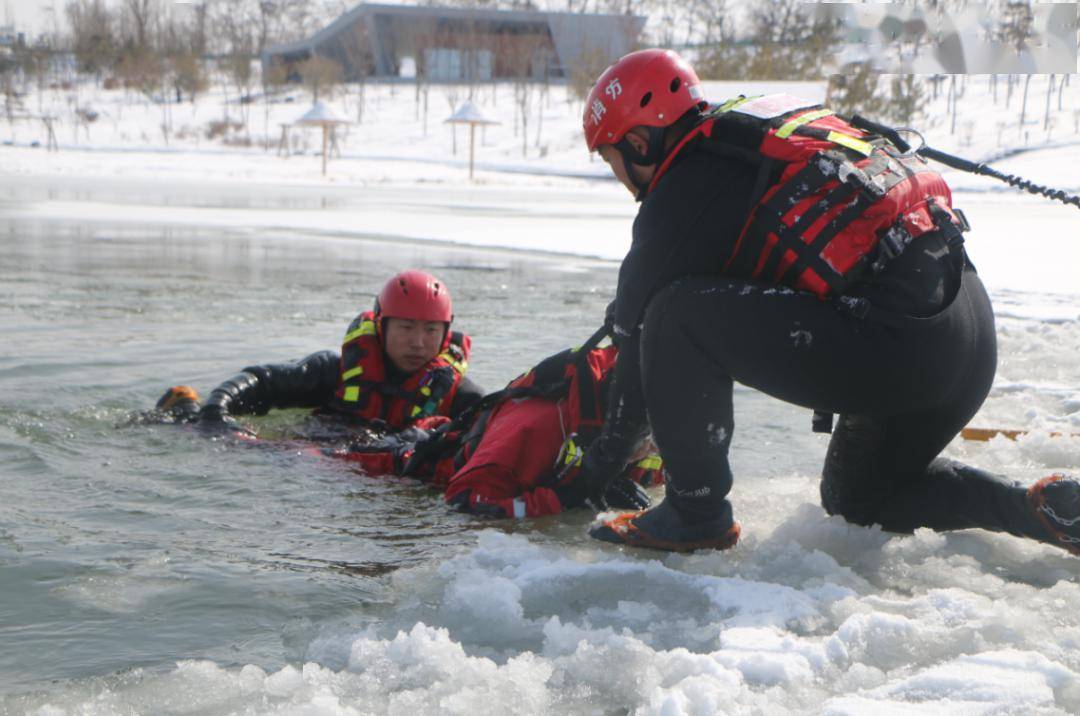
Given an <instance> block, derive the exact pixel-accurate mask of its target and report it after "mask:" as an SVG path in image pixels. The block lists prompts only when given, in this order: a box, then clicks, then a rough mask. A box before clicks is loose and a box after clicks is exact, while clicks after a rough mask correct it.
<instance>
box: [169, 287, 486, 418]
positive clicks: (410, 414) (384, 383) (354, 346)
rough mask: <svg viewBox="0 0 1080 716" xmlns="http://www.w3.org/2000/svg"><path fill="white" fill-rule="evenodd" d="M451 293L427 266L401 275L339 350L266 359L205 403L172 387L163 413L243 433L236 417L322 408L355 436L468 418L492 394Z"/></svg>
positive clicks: (189, 390) (185, 388) (184, 389)
mask: <svg viewBox="0 0 1080 716" xmlns="http://www.w3.org/2000/svg"><path fill="white" fill-rule="evenodd" d="M453 319H454V312H453V304H452V302H451V298H450V291H449V289H448V288H447V287H446V284H444V283H443V282H442V281H440V280H439V279H437V278H435V277H434V276H432V275H431V274H429V273H425V272H424V271H417V270H409V271H404V272H402V273H399V274H398V275H396V276H394V277H392V278H391V279H390V280H389V281H387V282H386V285H385V286H383V288H382V291H380V292H379V295H378V297H377V298H376V299H375V306H374V309H373V310H371V311H365V312H363V313H361V314H360V315H359V316H357V317H356V318H355V319H354V320H353V321H352V323H350V324H349V327H348V329H347V330H346V332H345V338H344V340H343V342H342V347H341V353H340V355H339V354H338V353H336V352H334V351H330V350H325V351H319V352H318V353H313V354H311V355H309V356H308V357H306V358H304V359H302V360H300V361H297V362H293V363H281V364H269V365H257V366H250V367H248V368H244V369H243V371H241V372H240V373H238V374H237V375H235V376H233V377H232V378H230V379H229V380H226V381H225V382H224V383H222V384H221V385H219V386H218V387H216V388H214V390H213V391H211V393H210V396H209V397H208V398H207V400H206V402H205V403H203V404H202V405H201V406H200V405H199V396H198V394H197V393H196V392H195V391H194V390H193V389H192V388H190V387H188V386H176V387H173V388H170V389H169V390H168V391H166V393H165V395H164V396H162V398H161V400H159V401H158V404H157V407H156V412H158V413H160V414H163V415H168V416H171V418H172V419H174V420H177V421H182V422H194V423H196V424H197V425H198V426H199V428H200V429H202V430H204V431H205V432H211V433H214V432H230V431H231V432H241V433H242V432H244V431H243V429H240V428H239V427H238V426H237V425H236V422H235V420H234V417H233V416H236V415H247V414H253V415H263V414H265V413H267V412H268V411H269V410H271V409H273V408H314V409H315V415H316V416H318V418H319V422H320V423H323V424H326V425H330V426H333V425H339V426H341V427H342V428H344V429H345V432H346V434H348V431H349V430H350V429H351V430H353V431H354V432H355V429H356V427H358V426H376V427H378V428H379V429H380V430H383V429H387V428H389V429H403V428H406V427H408V426H410V425H413V424H414V423H416V422H417V421H422V420H423V419H425V418H430V417H433V416H442V417H444V418H453V417H456V416H458V415H461V414H462V413H463V412H465V411H466V410H467V409H468V408H469V407H470V406H471V405H473V404H474V403H476V402H477V401H478V400H480V398H481V397H482V396H483V394H484V391H483V390H482V389H481V388H480V387H479V386H478V385H476V384H475V383H473V382H472V381H471V380H469V378H467V377H466V375H465V372H466V370H467V369H468V361H469V353H470V345H471V341H470V339H469V337H468V336H467V335H465V334H463V333H458V332H456V331H451V330H450V324H451V323H452V322H453Z"/></svg>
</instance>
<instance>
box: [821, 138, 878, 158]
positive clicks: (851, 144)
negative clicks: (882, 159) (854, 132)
mask: <svg viewBox="0 0 1080 716" xmlns="http://www.w3.org/2000/svg"><path fill="white" fill-rule="evenodd" d="M826 139H828V140H829V141H830V142H832V143H833V144H839V145H840V146H841V147H847V148H848V149H852V150H854V151H856V152H858V153H859V154H862V155H863V156H867V157H868V156H870V155H871V154H872V153H873V151H874V145H872V144H870V142H864V141H863V140H861V139H856V138H855V137H852V136H851V135H849V134H843V133H841V132H829V136H827V137H826Z"/></svg>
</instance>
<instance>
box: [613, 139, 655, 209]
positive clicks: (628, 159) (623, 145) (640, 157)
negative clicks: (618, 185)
mask: <svg viewBox="0 0 1080 716" xmlns="http://www.w3.org/2000/svg"><path fill="white" fill-rule="evenodd" d="M647 129H648V131H649V136H648V140H647V141H648V144H647V146H646V148H645V152H644V153H642V152H639V151H638V150H637V149H635V148H634V145H633V144H631V143H630V141H629V140H628V139H627V138H626V136H624V137H623V138H622V139H620V140H619V141H618V142H616V143H615V148H616V149H618V150H619V154H620V155H622V160H623V167H624V168H625V169H626V176H627V177H628V178H629V179H630V183H631V184H633V185H634V188H635V189H637V193H636V194H635V195H634V199H635V200H636V201H642V200H644V199H645V193H646V192H647V191H648V190H649V182H648V181H639V180H638V178H637V175H636V174H635V173H634V170H633V168H634V166H641V167H650V166H656V165H657V164H659V163H660V162H662V161H663V160H664V154H665V152H664V130H665V127H647Z"/></svg>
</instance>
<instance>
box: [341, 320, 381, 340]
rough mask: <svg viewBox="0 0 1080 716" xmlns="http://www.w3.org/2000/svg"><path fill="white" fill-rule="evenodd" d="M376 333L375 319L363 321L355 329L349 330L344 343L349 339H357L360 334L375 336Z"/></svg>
mask: <svg viewBox="0 0 1080 716" xmlns="http://www.w3.org/2000/svg"><path fill="white" fill-rule="evenodd" d="M373 335H375V321H363V322H361V323H360V327H359V328H357V329H356V330H354V331H349V332H348V333H346V334H345V340H344V341H342V342H343V343H348V342H349V341H355V340H356V339H357V338H359V337H360V336H373Z"/></svg>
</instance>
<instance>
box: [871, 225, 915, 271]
mask: <svg viewBox="0 0 1080 716" xmlns="http://www.w3.org/2000/svg"><path fill="white" fill-rule="evenodd" d="M911 239H912V236H911V232H909V231H908V230H907V229H905V228H904V227H903V225H902V224H893V225H892V226H890V227H889V228H888V230H887V231H886V232H885V233H884V234H882V236H881V238H880V239H878V252H877V257H875V258H874V262H873V263H872V264H870V270H871V271H873V272H874V273H875V274H879V273H881V271H882V270H883V269H884V268H885V266H886V265H887V264H888V263H889V262H890V261H892V260H893V259H895V258H896V257H897V256H899V255H900V254H902V253H903V252H904V249H906V248H907V247H908V244H910V243H911Z"/></svg>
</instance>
